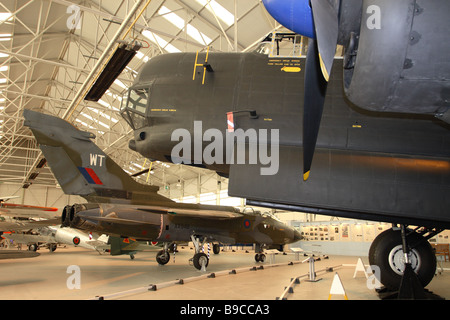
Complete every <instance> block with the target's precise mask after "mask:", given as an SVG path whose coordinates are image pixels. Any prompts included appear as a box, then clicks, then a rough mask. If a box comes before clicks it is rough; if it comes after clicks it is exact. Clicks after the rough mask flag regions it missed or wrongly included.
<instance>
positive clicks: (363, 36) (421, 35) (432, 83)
mask: <svg viewBox="0 0 450 320" xmlns="http://www.w3.org/2000/svg"><path fill="white" fill-rule="evenodd" d="M263 4H264V5H265V7H266V9H267V10H268V12H269V13H270V14H271V15H272V16H273V17H274V18H275V19H276V20H277V21H278V22H280V23H281V24H282V25H283V26H285V27H286V28H288V29H290V30H292V31H294V32H296V33H298V34H301V35H303V36H306V37H308V38H309V44H308V56H307V60H306V64H307V66H308V67H307V68H306V70H307V71H306V73H305V87H304V88H305V92H307V93H308V94H307V95H305V97H304V106H305V108H304V117H303V133H304V135H303V145H304V146H305V147H304V173H305V179H307V176H308V173H309V170H310V168H311V162H312V158H313V154H314V147H315V143H316V139H317V134H318V131H319V126H320V118H321V114H322V110H323V103H324V97H325V95H324V93H325V92H326V89H327V81H328V79H329V74H330V72H331V68H332V65H333V58H334V56H335V52H336V45H337V44H340V45H342V46H343V47H344V51H343V53H344V64H343V66H342V67H341V68H343V71H344V74H343V88H344V92H345V95H346V97H347V98H348V99H349V100H350V101H351V102H352V103H354V104H355V105H357V106H358V107H360V108H364V109H366V110H371V111H380V112H402V113H408V114H426V115H431V116H435V117H437V118H439V119H441V120H443V121H445V122H447V123H450V59H449V58H448V55H447V54H445V53H446V52H449V51H450V41H449V40H448V35H447V34H448V30H449V29H450V20H449V19H448V14H449V12H450V3H449V2H448V1H447V0H433V1H426V0H422V1H421V0H398V1H389V0H263Z"/></svg>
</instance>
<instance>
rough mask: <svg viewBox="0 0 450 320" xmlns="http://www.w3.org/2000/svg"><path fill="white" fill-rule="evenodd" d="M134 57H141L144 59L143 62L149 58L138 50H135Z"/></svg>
mask: <svg viewBox="0 0 450 320" xmlns="http://www.w3.org/2000/svg"><path fill="white" fill-rule="evenodd" d="M136 57H137V58H138V59H141V60H142V61H144V62H147V61H148V60H150V58H149V57H147V56H146V55H145V54H143V53H142V52H140V51H138V52H136Z"/></svg>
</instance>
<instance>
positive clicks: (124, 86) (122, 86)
mask: <svg viewBox="0 0 450 320" xmlns="http://www.w3.org/2000/svg"><path fill="white" fill-rule="evenodd" d="M114 83H115V84H117V85H118V86H119V87H121V88H123V89H128V88H127V86H126V85H125V84H124V83H123V82H122V81H120V80H119V79H116V80H114Z"/></svg>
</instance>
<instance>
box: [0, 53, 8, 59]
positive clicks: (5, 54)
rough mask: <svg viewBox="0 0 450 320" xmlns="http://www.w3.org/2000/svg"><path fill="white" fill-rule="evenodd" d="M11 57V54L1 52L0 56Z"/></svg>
mask: <svg viewBox="0 0 450 320" xmlns="http://www.w3.org/2000/svg"><path fill="white" fill-rule="evenodd" d="M6 57H9V54H7V53H2V52H0V58H6Z"/></svg>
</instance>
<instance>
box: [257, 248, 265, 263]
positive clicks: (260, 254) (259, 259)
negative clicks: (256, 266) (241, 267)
mask: <svg viewBox="0 0 450 320" xmlns="http://www.w3.org/2000/svg"><path fill="white" fill-rule="evenodd" d="M263 250H264V244H257V245H256V246H255V252H256V254H255V261H256V262H264V261H266V255H265V254H264V253H263Z"/></svg>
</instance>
